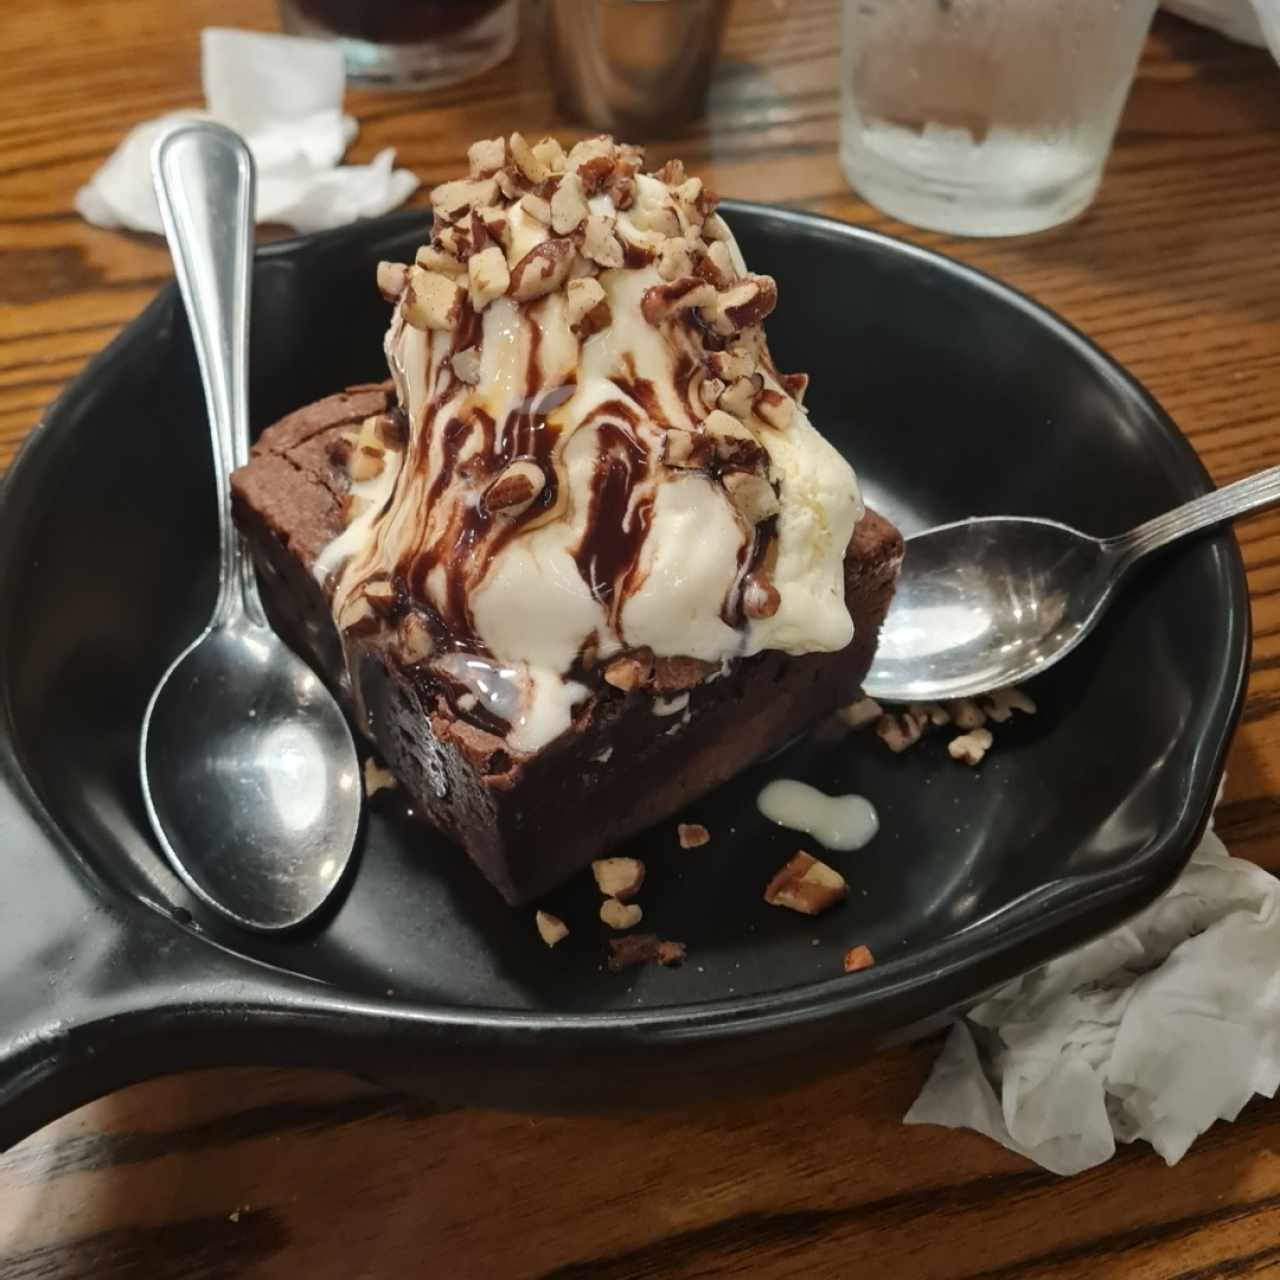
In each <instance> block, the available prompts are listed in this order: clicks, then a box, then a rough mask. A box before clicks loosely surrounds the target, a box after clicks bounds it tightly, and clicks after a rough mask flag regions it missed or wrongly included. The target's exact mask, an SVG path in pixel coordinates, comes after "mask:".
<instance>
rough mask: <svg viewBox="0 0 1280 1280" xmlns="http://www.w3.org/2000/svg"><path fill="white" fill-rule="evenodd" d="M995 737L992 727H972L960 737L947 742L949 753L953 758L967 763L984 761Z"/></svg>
mask: <svg viewBox="0 0 1280 1280" xmlns="http://www.w3.org/2000/svg"><path fill="white" fill-rule="evenodd" d="M993 741H994V739H993V738H992V736H991V730H990V729H970V730H969V732H968V733H966V734H962V735H961V736H960V737H958V738H952V739H951V741H950V742H948V743H947V754H948V755H949V756H950V757H951V758H952V759H953V760H962V761H963V762H964V763H965V764H967V765H976V764H981V763H982V758H983V756H985V755H986V754H987V752H988V751H990V750H991V744H992V742H993Z"/></svg>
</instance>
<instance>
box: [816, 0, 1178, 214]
mask: <svg viewBox="0 0 1280 1280" xmlns="http://www.w3.org/2000/svg"><path fill="white" fill-rule="evenodd" d="M1155 7H1156V0H844V38H843V47H842V50H841V65H840V77H841V95H842V109H841V116H840V160H841V163H842V165H843V166H844V171H845V176H846V177H847V178H848V179H849V182H850V184H851V185H852V186H853V187H854V189H855V190H856V191H857V192H858V194H859V195H861V196H862V197H863V198H864V199H866V200H868V201H870V202H871V203H872V204H874V205H876V206H877V207H878V208H880V209H883V210H884V211H885V212H886V213H890V214H892V215H893V216H894V217H896V218H901V219H902V220H903V221H904V222H911V223H914V224H915V225H916V226H919V227H928V228H931V229H933V230H937V231H949V232H953V233H955V234H959V235H971V236H1006V235H1023V234H1026V233H1028V232H1032V231H1043V230H1045V229H1046V228H1048V227H1053V226H1057V225H1058V224H1059V223H1061V222H1065V221H1066V220H1067V219H1069V218H1072V217H1074V216H1075V215H1076V214H1078V213H1080V212H1081V211H1082V210H1083V209H1085V208H1086V207H1087V206H1088V204H1089V202H1090V201H1091V200H1092V199H1093V196H1094V193H1095V192H1096V191H1097V189H1098V182H1099V180H1100V179H1101V177H1102V167H1103V165H1104V164H1105V162H1106V158H1107V153H1108V151H1109V150H1110V149H1111V141H1112V138H1113V137H1114V136H1115V131H1116V124H1117V122H1118V121H1119V119H1120V112H1121V109H1122V108H1123V107H1124V101H1125V98H1126V97H1127V95H1128V92H1129V85H1130V83H1131V82H1132V80H1133V73H1134V68H1135V67H1136V65H1137V61H1138V56H1139V54H1140V53H1141V51H1142V44H1143V40H1144V39H1145V37H1146V33H1147V29H1148V27H1150V25H1151V18H1152V15H1153V14H1154V12H1155Z"/></svg>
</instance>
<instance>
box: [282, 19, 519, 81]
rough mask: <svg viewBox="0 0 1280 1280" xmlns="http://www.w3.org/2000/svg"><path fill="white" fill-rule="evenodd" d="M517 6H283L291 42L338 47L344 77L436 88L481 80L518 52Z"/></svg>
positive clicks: (284, 23)
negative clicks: (316, 39)
mask: <svg viewBox="0 0 1280 1280" xmlns="http://www.w3.org/2000/svg"><path fill="white" fill-rule="evenodd" d="M518 6H519V0H280V21H281V25H282V26H283V27H284V29H285V30H286V31H287V32H289V33H290V34H291V35H299V36H321V37H325V38H328V39H333V40H337V41H338V43H339V44H340V45H341V46H342V52H343V55H344V57H345V58H346V63H347V75H348V76H350V77H351V78H352V79H353V80H360V81H363V82H364V83H366V84H381V85H386V86H388V87H393V88H400V89H434V88H438V87H439V86H440V85H446V84H453V83H454V82H455V81H458V80H464V79H466V78H467V77H468V76H474V75H479V74H480V72H482V71H488V70H489V68H490V67H493V66H496V65H497V64H498V63H499V62H501V61H502V60H503V59H504V58H505V57H507V55H508V54H510V52H511V51H512V49H513V48H514V47H515V43H516V31H517V27H518V25H519V23H518Z"/></svg>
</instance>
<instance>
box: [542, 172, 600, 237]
mask: <svg viewBox="0 0 1280 1280" xmlns="http://www.w3.org/2000/svg"><path fill="white" fill-rule="evenodd" d="M590 212H591V210H590V209H588V208H587V200H586V197H585V196H584V195H583V194H582V180H581V179H580V178H579V177H578V175H577V174H576V173H566V174H565V175H564V177H563V178H561V179H560V183H559V185H558V186H557V187H556V192H555V195H553V196H552V197H551V230H552V231H554V232H555V233H556V235H558V236H567V235H568V234H569V233H570V232H571V231H576V230H577V229H578V228H579V227H580V226H581V225H582V224H583V223H584V222H585V221H586V220H587V215H588V214H589V213H590Z"/></svg>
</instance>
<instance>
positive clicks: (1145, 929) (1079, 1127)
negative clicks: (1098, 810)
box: [905, 831, 1280, 1174]
mask: <svg viewBox="0 0 1280 1280" xmlns="http://www.w3.org/2000/svg"><path fill="white" fill-rule="evenodd" d="M1277 1085H1280V881H1277V880H1276V878H1275V877H1274V876H1271V875H1269V874H1268V873H1267V872H1265V871H1263V870H1262V869H1261V868H1260V867H1257V866H1255V865H1254V864H1253V863H1251V862H1246V861H1244V860H1243V859H1241V858H1233V857H1231V856H1230V855H1229V854H1228V853H1227V851H1226V849H1225V848H1224V847H1223V845H1222V841H1221V840H1219V839H1218V837H1217V836H1216V835H1215V834H1214V833H1213V832H1212V831H1210V832H1209V833H1208V834H1207V835H1206V836H1205V838H1204V840H1203V842H1202V843H1201V844H1200V847H1199V848H1198V849H1197V850H1196V852H1195V853H1194V854H1193V855H1192V858H1191V862H1190V864H1189V865H1188V867H1187V869H1186V871H1184V872H1183V874H1182V876H1181V877H1180V878H1179V879H1178V881H1177V882H1176V883H1175V884H1174V886H1173V887H1172V888H1171V889H1169V890H1168V891H1167V892H1166V893H1165V894H1164V895H1163V896H1162V897H1160V898H1159V899H1157V900H1156V902H1154V903H1153V904H1152V905H1151V906H1150V907H1148V908H1147V909H1146V910H1145V911H1143V912H1142V913H1141V915H1139V916H1137V917H1136V918H1135V919H1133V920H1131V921H1129V923H1128V924H1126V925H1123V926H1122V927H1121V928H1119V929H1116V930H1115V931H1114V932H1112V933H1109V934H1107V935H1106V936H1105V937H1102V938H1099V939H1097V940H1096V941H1094V942H1091V943H1089V944H1088V945H1087V946H1085V947H1083V948H1081V949H1080V950H1079V951H1076V952H1073V953H1072V954H1070V955H1066V956H1062V957H1061V958H1060V959H1057V960H1054V961H1053V962H1052V963H1051V964H1048V965H1046V966H1044V967H1043V968H1041V969H1037V970H1036V971H1035V972H1033V973H1030V974H1028V975H1026V976H1025V977H1022V978H1019V979H1018V980H1017V981H1015V982H1012V983H1010V984H1009V985H1008V986H1006V987H1004V988H1003V989H1002V990H1001V991H999V992H998V993H997V994H996V995H995V996H994V997H992V998H991V999H990V1000H988V1001H987V1002H986V1003H985V1004H982V1005H979V1006H978V1007H977V1008H976V1009H974V1010H973V1011H972V1012H971V1013H970V1014H969V1015H968V1017H967V1018H965V1019H964V1020H963V1021H961V1022H960V1023H958V1024H957V1025H956V1026H954V1027H953V1028H952V1029H951V1032H950V1035H949V1037H948V1039H947V1042H946V1044H945V1046H944V1048H943V1051H942V1054H941V1056H940V1057H939V1058H938V1061H937V1062H936V1063H935V1065H934V1068H933V1072H932V1074H931V1075H930V1077H929V1079H928V1081H927V1083H926V1084H925V1087H924V1089H923V1091H922V1092H921V1094H920V1096H919V1097H918V1098H917V1099H916V1101H915V1104H914V1105H913V1106H912V1108H911V1110H910V1111H908V1112H907V1115H906V1117H905V1119H906V1123H908V1124H939V1125H946V1126H948V1127H951V1128H959V1127H967V1128H970V1129H976V1130H978V1132H980V1133H985V1134H986V1135H987V1136H988V1137H990V1138H994V1139H995V1140H996V1141H997V1142H999V1143H1002V1144H1003V1145H1004V1146H1006V1147H1008V1148H1009V1149H1010V1150H1012V1151H1017V1152H1019V1153H1021V1154H1022V1155H1024V1156H1026V1157H1028V1158H1029V1159H1031V1160H1034V1161H1035V1162H1036V1163H1037V1164H1039V1165H1042V1166H1043V1167H1044V1168H1046V1169H1049V1170H1051V1171H1052V1172H1054V1173H1061V1174H1070V1173H1079V1172H1081V1171H1082V1170H1084V1169H1088V1168H1091V1167H1093V1166H1094V1165H1097V1164H1101V1163H1102V1162H1103V1161H1104V1160H1108V1159H1110V1158H1111V1156H1112V1155H1113V1154H1114V1153H1115V1148H1116V1142H1117V1140H1118V1141H1120V1142H1133V1141H1135V1140H1137V1139H1139V1138H1141V1139H1143V1140H1144V1141H1146V1142H1149V1143H1150V1144H1151V1145H1152V1146H1153V1147H1154V1148H1155V1149H1156V1151H1158V1152H1159V1153H1160V1155H1162V1156H1163V1157H1164V1158H1165V1160H1166V1161H1167V1162H1168V1163H1169V1164H1174V1163H1176V1162H1177V1161H1178V1160H1179V1159H1181V1158H1182V1156H1183V1155H1185V1154H1186V1151H1187V1149H1188V1148H1189V1147H1190V1146H1191V1144H1192V1143H1193V1142H1194V1141H1195V1140H1196V1138H1197V1137H1199V1135H1200V1134H1202V1133H1203V1132H1204V1131H1205V1130H1206V1129H1207V1128H1208V1127H1209V1126H1210V1125H1211V1124H1213V1122H1214V1121H1215V1120H1234V1119H1235V1118H1236V1116H1237V1115H1239V1114H1240V1111H1241V1109H1242V1108H1243V1107H1244V1105H1245V1103H1246V1102H1248V1101H1249V1099H1250V1098H1251V1097H1253V1095H1254V1094H1263V1095H1265V1096H1266V1097H1268V1098H1270V1097H1274V1096H1275V1092H1276V1088H1277Z"/></svg>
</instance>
